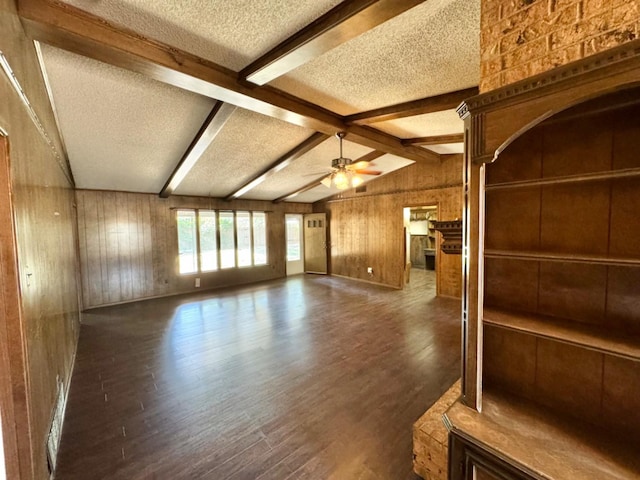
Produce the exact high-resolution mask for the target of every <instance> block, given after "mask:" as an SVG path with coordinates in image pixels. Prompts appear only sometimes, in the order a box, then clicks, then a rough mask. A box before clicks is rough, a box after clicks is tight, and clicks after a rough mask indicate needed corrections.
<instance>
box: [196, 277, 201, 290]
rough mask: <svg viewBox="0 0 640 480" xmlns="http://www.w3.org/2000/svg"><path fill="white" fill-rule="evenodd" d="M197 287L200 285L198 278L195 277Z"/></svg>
mask: <svg viewBox="0 0 640 480" xmlns="http://www.w3.org/2000/svg"><path fill="white" fill-rule="evenodd" d="M199 287H200V279H199V278H196V288H199Z"/></svg>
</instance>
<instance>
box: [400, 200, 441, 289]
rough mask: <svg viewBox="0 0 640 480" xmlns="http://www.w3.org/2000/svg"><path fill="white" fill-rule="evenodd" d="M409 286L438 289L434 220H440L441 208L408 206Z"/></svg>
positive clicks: (406, 250) (407, 268) (406, 268)
mask: <svg viewBox="0 0 640 480" xmlns="http://www.w3.org/2000/svg"><path fill="white" fill-rule="evenodd" d="M403 218H404V231H405V249H404V250H405V258H404V263H405V287H407V286H410V287H411V288H421V289H425V290H433V291H434V293H435V292H436V290H437V271H438V254H437V250H438V249H437V236H436V231H435V230H434V229H433V225H432V223H431V222H432V221H436V220H438V206H437V205H423V206H417V207H405V208H404V209H403Z"/></svg>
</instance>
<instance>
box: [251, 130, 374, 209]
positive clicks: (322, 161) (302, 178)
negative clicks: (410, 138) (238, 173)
mask: <svg viewBox="0 0 640 480" xmlns="http://www.w3.org/2000/svg"><path fill="white" fill-rule="evenodd" d="M371 151H372V149H371V148H368V147H363V146H362V145H358V144H356V143H352V142H348V141H346V140H345V141H344V142H343V155H344V156H345V157H347V158H351V159H353V160H355V159H357V158H359V157H362V156H363V155H366V154H367V153H369V152H371ZM339 156H340V144H339V142H338V139H337V138H336V137H331V138H328V139H327V140H325V141H324V142H322V143H321V144H320V145H318V146H317V147H316V148H314V149H313V150H311V151H309V152H307V153H305V154H304V155H302V156H301V157H300V158H298V159H296V160H295V161H294V162H292V163H291V165H289V166H288V167H287V168H285V169H283V170H281V171H279V172H278V173H276V174H274V175H271V176H270V177H269V178H268V179H267V180H265V181H264V182H263V183H261V184H260V185H258V186H257V187H256V188H254V189H253V190H251V191H249V192H247V193H246V195H244V196H243V198H251V199H255V200H273V199H275V198H278V197H280V196H282V195H286V194H288V193H291V192H293V191H294V190H296V189H298V188H300V187H303V186H304V185H306V184H308V183H310V182H311V181H312V180H314V178H317V177H320V176H322V175H323V174H328V173H330V172H331V160H332V159H334V158H336V157H339Z"/></svg>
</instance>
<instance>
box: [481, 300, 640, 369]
mask: <svg viewBox="0 0 640 480" xmlns="http://www.w3.org/2000/svg"><path fill="white" fill-rule="evenodd" d="M483 322H484V324H486V325H490V326H493V327H498V328H505V329H509V330H514V331H517V332H522V333H528V334H531V335H535V336H538V337H541V338H547V339H550V340H555V341H558V342H564V343H568V344H570V345H575V346H577V347H581V348H588V349H591V350H595V351H598V352H601V353H606V354H609V355H616V356H619V357H623V358H629V359H631V360H636V359H640V336H635V335H634V336H629V335H627V334H620V333H618V332H615V331H611V330H609V329H606V328H602V327H594V326H591V325H585V324H581V323H577V322H572V321H570V320H564V319H561V318H554V317H550V316H545V315H538V314H533V313H522V312H515V311H507V310H498V309H492V308H485V309H484V318H483Z"/></svg>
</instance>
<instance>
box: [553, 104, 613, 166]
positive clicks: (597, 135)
mask: <svg viewBox="0 0 640 480" xmlns="http://www.w3.org/2000/svg"><path fill="white" fill-rule="evenodd" d="M612 118H613V117H612V116H611V115H610V114H608V115H606V120H604V121H598V122H594V119H593V116H586V117H583V118H572V119H569V120H565V121H562V122H553V123H551V124H550V125H548V126H546V128H545V131H544V153H543V165H542V173H543V176H544V177H545V178H549V177H561V176H564V175H577V174H582V173H593V172H602V171H606V170H610V169H611V143H612V132H611V126H610V125H611V121H612Z"/></svg>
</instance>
